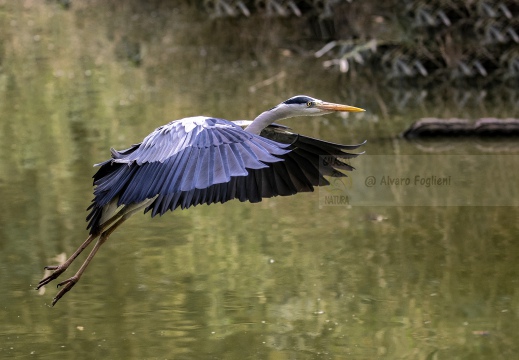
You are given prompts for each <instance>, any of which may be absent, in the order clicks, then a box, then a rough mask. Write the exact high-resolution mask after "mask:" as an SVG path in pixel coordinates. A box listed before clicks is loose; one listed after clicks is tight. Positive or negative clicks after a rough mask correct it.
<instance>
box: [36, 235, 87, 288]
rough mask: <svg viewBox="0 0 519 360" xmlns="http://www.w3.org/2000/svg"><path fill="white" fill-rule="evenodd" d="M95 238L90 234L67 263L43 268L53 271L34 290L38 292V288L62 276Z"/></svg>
mask: <svg viewBox="0 0 519 360" xmlns="http://www.w3.org/2000/svg"><path fill="white" fill-rule="evenodd" d="M96 237H97V236H96V235H93V234H91V235H90V236H89V237H88V238H87V239H86V240H85V242H84V243H83V244H81V246H80V247H78V248H77V250H76V251H75V252H74V253H73V254H72V256H71V257H69V258H68V259H67V261H65V262H64V263H63V264H61V265H53V266H45V268H44V269H45V270H54V272H53V273H52V274H50V275H49V276H47V277H46V278H44V279H42V280H41V281H40V282H39V283H38V286H37V287H36V290H38V289H39V288H41V287H42V286H44V285H47V284H48V283H50V282H51V281H52V280H54V279H56V278H57V277H58V276H60V275H61V274H63V273H64V272H65V270H67V269H68V267H69V266H70V264H72V262H73V261H74V260H75V259H76V258H77V257H78V256H79V254H81V253H82V252H83V250H85V249H86V248H87V246H88V245H90V243H91V242H92V240H94V239H95V238H96Z"/></svg>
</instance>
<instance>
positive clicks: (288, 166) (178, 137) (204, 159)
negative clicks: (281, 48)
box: [37, 95, 365, 306]
mask: <svg viewBox="0 0 519 360" xmlns="http://www.w3.org/2000/svg"><path fill="white" fill-rule="evenodd" d="M340 111H348V112H361V111H364V110H363V109H360V108H357V107H354V106H349V105H341V104H334V103H329V102H324V101H322V100H319V99H315V98H312V97H309V96H305V95H298V96H294V97H291V98H290V99H288V100H286V101H284V102H282V103H280V104H279V105H277V106H275V107H273V108H272V109H270V110H267V111H265V112H263V113H261V114H260V115H259V116H258V117H256V118H255V119H254V120H253V121H235V122H232V121H227V120H224V119H218V118H212V117H205V116H196V117H189V118H184V119H181V120H176V121H172V122H170V123H168V124H166V125H163V126H160V127H158V128H157V129H155V130H154V131H153V132H152V133H150V134H149V135H148V136H146V137H145V138H144V140H143V141H142V142H141V143H139V144H135V145H132V146H130V147H129V148H128V149H126V150H122V151H117V150H114V149H111V153H112V156H111V158H110V159H109V160H106V161H104V162H102V163H100V164H96V166H99V167H100V168H99V170H98V171H97V173H96V174H95V175H94V177H93V178H94V186H95V188H94V199H93V200H92V204H91V205H90V206H89V208H88V210H90V213H89V214H88V216H87V222H88V226H87V229H89V230H90V233H89V236H88V238H87V239H86V240H85V241H84V242H83V244H81V245H80V246H79V247H78V248H77V250H76V251H75V252H74V253H73V254H72V255H71V256H70V257H69V258H68V259H67V260H66V261H65V262H64V263H63V264H61V265H54V266H46V267H45V269H46V270H52V271H53V272H52V273H51V274H50V275H49V276H47V277H45V278H44V279H42V280H41V281H40V282H39V283H38V286H37V289H39V288H41V287H42V286H44V285H47V284H48V283H50V282H51V281H53V280H54V279H56V278H57V277H58V276H60V275H61V274H62V273H63V272H64V271H65V270H67V268H68V267H69V266H70V264H71V263H72V262H73V261H74V260H75V259H76V258H77V256H78V255H79V254H81V252H82V251H83V250H84V249H85V248H87V247H88V246H89V245H90V243H92V241H93V240H95V239H97V242H96V243H95V245H94V247H93V248H92V250H91V252H90V254H89V255H88V257H87V258H86V259H85V261H84V262H83V264H82V265H81V267H80V268H79V270H78V271H77V272H76V274H75V275H74V276H72V277H71V278H69V279H67V280H64V281H62V282H60V283H59V284H58V285H57V286H58V287H60V286H62V288H61V289H60V291H59V292H58V293H57V295H56V297H55V298H54V299H53V301H52V305H53V306H54V305H55V304H56V302H57V301H58V300H59V299H60V298H61V297H62V296H63V295H64V294H65V293H67V292H68V291H69V290H70V289H72V287H73V286H74V285H75V284H76V283H77V282H78V281H79V279H80V278H81V276H82V274H83V272H84V271H85V269H86V268H87V266H88V264H89V263H90V261H91V260H92V258H93V257H94V256H95V254H96V253H97V251H98V250H99V248H100V247H101V245H103V243H104V242H105V241H106V240H107V239H108V237H109V236H110V234H111V233H112V232H113V231H114V230H115V229H117V228H118V227H119V226H120V225H121V224H122V223H123V222H124V221H125V220H127V219H128V218H129V217H130V216H132V215H133V214H135V213H136V212H138V211H141V210H144V213H146V212H151V216H152V217H153V216H155V215H162V214H164V213H165V212H167V211H168V210H171V211H172V210H175V209H176V208H178V207H180V208H181V209H185V208H189V207H191V206H196V205H200V204H213V203H224V202H227V201H229V200H232V199H239V200H240V201H242V202H243V201H250V202H253V203H254V202H259V201H261V200H262V199H263V198H270V197H273V196H288V195H293V194H296V193H298V192H308V191H313V190H314V186H323V185H329V182H328V180H326V179H325V177H324V176H332V177H333V176H335V177H340V176H346V175H345V174H344V173H343V172H342V171H340V170H347V171H351V170H353V167H351V166H350V165H348V164H346V163H344V162H343V161H342V160H341V159H350V158H354V157H356V156H358V155H359V153H349V152H347V151H350V150H355V149H357V148H358V147H359V146H361V145H363V144H364V143H365V142H364V143H361V144H357V145H341V144H335V143H331V142H326V141H323V140H318V139H314V138H311V137H307V136H304V135H300V134H297V133H293V132H291V131H290V129H289V128H288V127H285V126H282V125H279V124H275V121H277V120H281V119H286V118H289V117H294V116H308V115H310V116H316V115H323V114H328V113H332V112H340ZM322 157H327V158H328V159H327V161H321V160H320V159H322Z"/></svg>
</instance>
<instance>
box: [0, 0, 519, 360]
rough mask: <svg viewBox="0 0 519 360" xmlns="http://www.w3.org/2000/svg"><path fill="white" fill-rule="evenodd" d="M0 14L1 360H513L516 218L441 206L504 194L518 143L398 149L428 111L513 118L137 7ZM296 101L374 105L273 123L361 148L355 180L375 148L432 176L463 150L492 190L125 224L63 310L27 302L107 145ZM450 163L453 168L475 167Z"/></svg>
mask: <svg viewBox="0 0 519 360" xmlns="http://www.w3.org/2000/svg"><path fill="white" fill-rule="evenodd" d="M74 4H75V3H74ZM0 10H1V11H0V20H2V21H0V23H1V24H2V25H1V27H2V35H1V36H2V39H1V40H2V41H3V44H4V45H3V46H2V54H3V55H1V56H2V60H1V66H2V67H1V69H0V94H1V96H2V100H1V102H0V109H1V112H0V126H1V132H0V195H1V199H2V201H1V202H0V204H1V206H2V211H1V212H0V231H1V234H2V236H1V238H0V248H1V252H0V260H1V261H0V280H1V284H2V290H3V291H2V292H0V299H1V300H2V302H1V306H0V324H1V325H0V355H1V357H2V358H10V357H22V358H23V357H27V358H29V357H31V355H32V356H34V357H36V358H56V357H63V358H136V359H141V358H148V359H154V358H175V359H182V358H186V359H193V358H204V359H205V358H219V359H233V358H235V359H244V358H258V359H262V358H276V359H293V358H297V359H315V358H324V359H346V358H347V359H350V358H355V359H373V358H377V357H380V358H384V357H386V358H413V359H415V358H419V359H434V358H471V359H472V358H475V359H477V358H481V359H483V358H514V357H516V356H517V355H518V354H519V349H518V346H517V343H519V339H518V336H517V331H516V328H517V321H518V319H517V311H518V306H519V303H518V293H517V289H518V288H519V287H518V283H517V281H518V280H517V279H518V278H519V276H518V275H519V268H518V263H519V247H518V246H519V245H518V243H517V238H518V235H519V228H518V225H517V224H518V219H519V216H518V208H517V205H515V206H490V205H496V204H495V203H491V202H484V203H483V204H482V205H489V206H469V205H470V203H467V204H466V206H434V205H435V204H437V203H440V204H445V203H443V202H442V201H444V200H445V198H456V199H458V198H460V196H461V198H463V199H466V198H468V199H477V198H480V197H483V198H485V196H486V198H489V197H488V194H487V193H485V191H488V190H487V189H488V188H492V189H496V188H497V189H499V188H501V189H502V192H501V193H500V194H499V196H500V199H502V198H503V199H506V198H507V196H508V197H510V198H515V195H516V194H517V193H515V195H514V193H513V190H514V189H515V185H516V183H517V180H516V179H517V177H518V176H519V174H518V171H519V170H518V169H519V167H517V166H515V167H514V166H510V165H507V164H510V163H509V162H506V161H505V160H504V159H510V158H506V157H507V156H511V155H513V154H517V153H518V151H517V142H516V141H510V140H501V141H491V142H482V141H478V142H476V141H473V140H469V141H461V140H459V141H442V142H421V143H416V142H406V141H403V140H401V139H399V138H398V137H396V136H395V135H396V134H398V133H399V132H400V131H402V130H403V128H404V127H405V126H407V125H408V124H410V123H412V122H413V121H414V120H416V119H417V118H419V117H425V116H437V117H456V116H458V117H484V116H499V117H506V116H517V109H516V108H515V109H514V108H513V106H501V105H503V103H499V102H498V103H495V102H492V101H490V100H488V101H486V102H485V101H480V99H478V98H477V96H475V95H474V94H476V95H477V92H470V91H469V92H467V93H466V94H468V98H470V99H472V100H469V101H468V103H466V104H467V105H466V106H456V105H455V104H456V103H455V102H449V99H444V98H443V96H442V95H441V94H440V95H431V96H430V97H426V98H425V100H420V101H419V100H417V98H418V96H417V95H418V94H414V93H412V92H411V93H409V92H406V91H401V92H396V93H391V92H388V91H387V90H379V89H378V86H377V84H370V83H368V84H366V81H361V80H362V79H360V80H359V84H364V85H353V84H351V83H350V82H348V81H346V80H345V79H337V74H334V73H331V72H326V71H325V70H323V69H322V68H321V66H320V64H318V63H313V62H310V61H307V60H305V61H302V60H299V59H297V57H295V56H293V55H292V56H290V54H288V53H284V52H282V53H281V55H279V56H274V55H272V54H269V56H273V58H274V60H272V59H270V57H265V58H264V59H262V58H261V57H260V58H259V60H254V59H251V58H252V57H253V56H251V55H250V54H248V53H247V52H246V51H244V52H243V53H236V54H235V55H233V54H229V53H228V50H229V48H231V49H232V51H234V52H236V51H237V47H238V45H240V44H230V45H229V48H226V47H225V46H222V45H221V44H212V43H210V41H205V42H204V40H203V39H204V37H200V36H201V35H204V36H210V33H212V32H216V33H218V32H224V31H225V24H221V23H213V24H209V25H198V26H194V25H192V24H191V23H190V22H189V20H186V14H183V13H182V12H178V11H172V12H171V13H168V14H167V15H168V16H165V15H164V14H162V15H161V14H159V16H157V14H155V15H154V16H155V17H153V16H148V17H145V16H141V17H139V16H133V17H132V16H130V15H131V9H128V8H127V7H123V8H122V9H115V10H114V9H111V8H110V7H103V6H102V5H100V4H98V6H87V5H84V6H83V7H81V6H75V7H74V6H73V7H72V8H71V9H70V10H65V9H63V8H62V7H60V6H58V5H57V4H54V3H50V2H41V3H40V2H30V1H29V2H25V3H24V5H23V6H22V5H21V4H20V5H13V3H9V4H7V2H3V3H0ZM116 10H120V11H116ZM128 14H130V15H128ZM128 19H130V20H128ZM150 19H151V20H150ZM153 19H155V20H153ZM198 20H200V19H198ZM143 28H146V30H147V32H145V34H146V35H139V34H140V31H142V30H143ZM139 36H141V37H139ZM227 36H230V35H227ZM244 36H245V37H246V35H244ZM240 41H244V40H243V38H240V40H239V41H238V42H240ZM244 42H246V41H244ZM241 45H243V44H241ZM258 46H260V45H258ZM261 46H265V44H262V45H261ZM254 51H257V53H255V55H256V56H257V55H258V54H260V53H262V52H261V51H259V50H258V49H255V50H254ZM271 52H273V51H272V50H271ZM243 54H246V55H243ZM265 56H267V55H265ZM233 57H234V58H235V60H234V61H229V59H230V58H233ZM265 79H273V80H272V81H267V82H263V81H264V80H265ZM251 87H253V88H252V90H255V92H251V91H250V90H251ZM298 93H307V94H309V95H313V96H316V97H320V98H322V99H325V100H329V101H335V102H345V103H349V104H351V105H356V106H360V107H364V108H366V109H368V112H367V113H366V114H364V115H360V116H350V117H345V118H341V117H338V116H334V115H330V116H327V117H324V118H304V119H290V120H287V121H286V122H285V123H286V124H288V125H290V126H292V127H293V128H295V129H296V130H297V131H301V132H303V133H305V134H307V135H309V136H315V137H320V138H323V139H328V140H330V141H335V142H342V143H357V142H360V141H362V140H364V139H367V140H368V144H367V145H365V146H364V150H365V151H366V152H367V154H366V155H365V156H364V157H359V158H358V159H356V160H355V166H356V167H357V168H358V169H359V170H358V171H357V172H354V173H353V174H352V177H353V178H354V179H355V176H356V175H357V176H359V177H360V176H361V174H364V172H363V171H364V170H365V169H366V167H368V166H373V164H374V163H373V157H371V158H370V156H372V155H385V156H388V155H394V159H397V160H396V161H395V162H394V164H393V163H391V164H386V163H385V164H383V166H388V167H389V168H390V169H393V168H394V167H398V168H399V169H406V168H408V167H411V168H412V169H413V170H416V171H419V172H420V174H427V171H428V168H429V166H428V164H429V163H427V162H422V166H421V167H420V168H419V169H416V166H417V165H414V163H412V162H411V161H410V160H405V159H409V157H408V156H407V157H406V156H404V155H420V156H424V157H425V158H426V159H428V160H427V161H432V162H431V164H434V165H431V167H433V168H437V167H439V168H441V166H442V164H443V163H442V162H444V161H445V159H448V158H449V156H451V155H457V156H467V159H469V160H468V161H474V162H475V163H476V162H477V160H478V159H485V161H488V162H489V164H488V166H483V167H482V169H481V170H480V168H476V170H477V172H476V173H475V176H478V177H480V179H483V180H484V181H483V182H475V183H472V182H468V183H467V186H461V187H456V188H455V187H451V188H448V189H439V190H437V191H435V192H432V193H431V195H430V198H425V200H424V199H423V198H422V201H424V202H425V203H422V204H420V205H422V206H414V207H413V206H398V205H399V203H398V201H399V198H398V196H404V195H405V194H404V195H402V193H398V192H392V193H391V194H393V195H394V196H395V197H393V198H391V202H390V203H389V204H386V205H385V206H381V205H384V204H375V205H378V206H375V205H370V206H366V204H360V205H355V204H354V203H353V204H352V205H347V204H343V203H338V204H325V203H322V202H321V199H322V196H323V193H322V192H317V193H313V194H300V195H297V196H294V197H290V198H275V199H269V200H266V201H263V202H262V203H259V204H249V203H239V202H237V201H232V202H229V203H226V204H225V205H214V206H200V207H196V208H192V209H189V210H187V211H176V212H174V213H168V214H166V215H165V216H163V217H162V218H154V219H150V217H149V216H148V215H146V216H143V215H137V216H134V217H133V218H132V219H131V220H130V221H128V223H127V224H125V225H124V226H123V227H121V228H120V229H119V230H118V231H117V232H116V233H114V234H113V236H112V237H111V238H110V240H109V241H108V242H107V244H106V245H104V246H103V248H102V249H101V251H100V252H99V254H98V255H97V256H96V258H95V259H94V261H93V262H92V264H91V265H90V267H89V269H88V270H87V272H86V273H85V275H84V277H83V278H82V279H81V281H80V283H79V284H78V285H77V286H76V287H75V288H74V289H73V290H72V291H71V292H70V293H69V294H67V295H66V296H65V297H64V298H63V299H62V300H61V301H60V302H59V303H58V304H57V305H56V306H55V307H53V308H52V307H50V306H49V304H50V302H51V301H52V298H53V296H54V294H55V291H56V289H55V288H54V287H53V286H48V287H47V288H46V289H45V291H41V292H38V291H35V290H34V287H35V284H37V282H38V281H39V280H40V279H41V278H42V276H43V270H42V268H43V266H45V265H48V264H53V263H55V262H56V261H58V260H59V259H60V258H62V257H63V256H64V254H66V255H69V254H71V253H72V252H73V251H74V249H75V248H76V247H77V246H78V245H79V244H80V243H81V242H82V241H83V240H84V238H86V235H87V232H86V231H85V229H84V228H85V226H86V223H85V221H84V218H85V216H86V211H85V208H86V207H87V206H88V204H89V203H90V200H91V198H92V184H91V176H92V175H93V174H94V172H95V169H93V168H92V164H94V163H97V162H100V161H103V160H104V159H106V158H107V157H108V156H109V148H110V147H111V146H114V147H115V148H118V149H122V148H125V147H126V146H128V145H130V144H132V143H135V142H139V141H140V140H141V139H142V138H143V137H144V136H145V135H146V134H148V133H149V132H150V131H151V130H153V129H154V128H155V127H157V126H159V125H162V124H163V123H166V122H168V121H170V120H173V119H178V118H182V117H185V116H192V115H199V114H204V115H213V116H218V117H225V118H228V119H244V118H246V119H250V118H253V117H254V116H255V115H256V114H258V113H260V112H261V111H263V110H265V109H267V108H269V107H272V106H273V105H275V104H276V103H278V102H279V101H281V100H284V99H285V98H288V97H289V96H292V95H295V94H298ZM452 94H457V92H456V91H453V93H452ZM408 96H409V99H408V98H407V97H408ZM442 98H443V101H444V102H440V103H438V99H442ZM495 98H496V99H497V98H498V97H495ZM502 98H504V96H503V97H502ZM406 99H407V100H406ZM494 100H495V99H494ZM496 101H497V100H496ZM438 104H440V105H441V106H440V105H438ZM457 104H458V105H459V103H457ZM363 158H364V159H365V160H363ZM413 159H416V158H413ZM431 159H433V160H431ZM471 159H472V160H471ZM474 159H475V160H474ZM514 159H517V155H516V157H515V158H514ZM507 161H508V160H507ZM424 164H425V165H424ZM363 165H364V168H363ZM447 168H448V167H447ZM448 169H449V171H451V172H452V176H457V175H460V174H466V172H467V171H469V170H470V171H474V168H470V169H469V170H466V169H464V168H462V167H459V168H455V169H452V168H448ZM357 180H358V178H357ZM478 181H481V180H478ZM495 183H498V184H500V186H497V187H496V186H494V185H495ZM353 184H356V183H355V182H353ZM474 184H475V185H477V186H475V185H474ZM485 184H488V187H487V186H486V185H485ZM491 184H492V185H493V186H491V187H490V185H491ZM350 190H351V191H352V192H350V194H353V195H354V194H359V192H360V191H369V190H368V189H360V188H358V187H355V186H354V187H353V188H352V189H350ZM355 191H357V192H355ZM389 191H390V192H391V191H393V190H389ZM515 191H517V190H515ZM395 194H396V195H395ZM362 195H366V194H362ZM367 195H369V194H367ZM429 200H430V202H429ZM457 204H458V203H456V205H457ZM500 204H502V203H497V205H500ZM510 204H512V205H514V204H516V203H515V202H513V201H512V202H511V203H510ZM78 260H81V259H78ZM74 265H75V266H73V268H72V269H71V270H69V271H70V273H72V272H73V271H75V270H76V269H77V267H78V266H79V264H74ZM67 274H68V273H67Z"/></svg>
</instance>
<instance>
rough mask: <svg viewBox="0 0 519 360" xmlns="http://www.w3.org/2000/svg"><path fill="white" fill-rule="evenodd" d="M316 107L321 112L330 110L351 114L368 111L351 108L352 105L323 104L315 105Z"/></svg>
mask: <svg viewBox="0 0 519 360" xmlns="http://www.w3.org/2000/svg"><path fill="white" fill-rule="evenodd" d="M315 107H316V108H318V109H321V110H328V111H349V112H362V111H366V110H364V109H361V108H358V107H355V106H350V105H341V104H334V103H329V102H324V101H323V102H322V103H317V104H315Z"/></svg>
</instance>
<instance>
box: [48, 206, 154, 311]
mask: <svg viewBox="0 0 519 360" xmlns="http://www.w3.org/2000/svg"><path fill="white" fill-rule="evenodd" d="M153 200H154V198H152V199H146V200H145V201H143V202H141V203H139V204H130V205H127V206H125V207H124V208H123V209H122V210H121V211H120V212H119V213H117V214H116V215H114V216H112V217H111V218H110V219H109V220H107V221H106V222H105V223H104V224H103V228H102V230H101V235H99V239H97V242H96V243H95V245H94V247H93V248H92V250H91V251H90V254H88V257H87V258H86V260H85V261H84V262H83V265H81V267H80V268H79V270H78V271H77V272H76V274H75V275H74V276H72V277H71V278H69V279H67V280H65V281H62V282H60V283H59V284H58V287H60V286H63V287H62V288H61V290H60V291H59V292H58V294H57V295H56V297H55V298H54V300H53V301H52V306H54V304H56V303H57V302H58V300H59V299H61V297H62V296H63V295H65V294H66V293H67V292H68V291H70V289H72V287H74V285H76V283H77V282H78V281H79V279H80V278H81V275H83V272H84V271H85V269H86V268H87V266H88V264H89V263H90V261H92V259H93V258H94V256H95V254H96V253H97V251H98V250H99V248H100V247H101V245H103V244H104V242H105V241H106V240H107V239H108V237H109V236H110V235H111V234H112V233H113V232H114V231H115V230H116V229H117V228H118V227H119V226H120V225H121V224H122V223H123V222H125V221H126V220H127V219H128V218H129V217H130V216H132V215H133V214H135V213H136V212H138V211H139V210H141V209H143V208H144V207H146V206H148V204H150V203H151V202H153ZM109 225H111V226H109ZM105 229H106V230H105ZM96 237H97V235H91V236H89V237H88V239H87V240H86V241H85V242H84V243H83V244H82V245H81V246H80V247H79V248H78V249H77V250H76V252H75V253H74V254H73V255H72V256H71V257H70V259H68V260H67V261H66V262H65V264H67V265H66V267H68V265H70V263H71V262H72V261H73V260H74V259H75V258H76V257H77V256H78V255H79V254H80V253H81V251H83V250H84V249H85V248H86V247H87V246H88V244H90V242H92V240H94V239H95V238H96ZM65 264H63V265H65ZM60 266H61V265H60ZM66 267H64V268H60V270H59V271H60V272H59V273H58V274H57V275H56V276H54V273H53V274H51V275H50V276H49V277H47V278H45V279H43V280H42V281H40V284H41V285H38V288H39V287H40V286H43V285H45V284H47V283H49V282H50V281H52V280H54V279H55V278H57V277H58V276H59V275H60V274H61V273H63V272H64V271H65V270H66ZM47 268H49V269H50V270H53V268H54V267H47ZM57 268H59V266H57V267H56V269H57ZM51 277H52V278H51ZM48 278H50V279H49V280H47V279H48ZM43 282H44V283H43Z"/></svg>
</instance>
